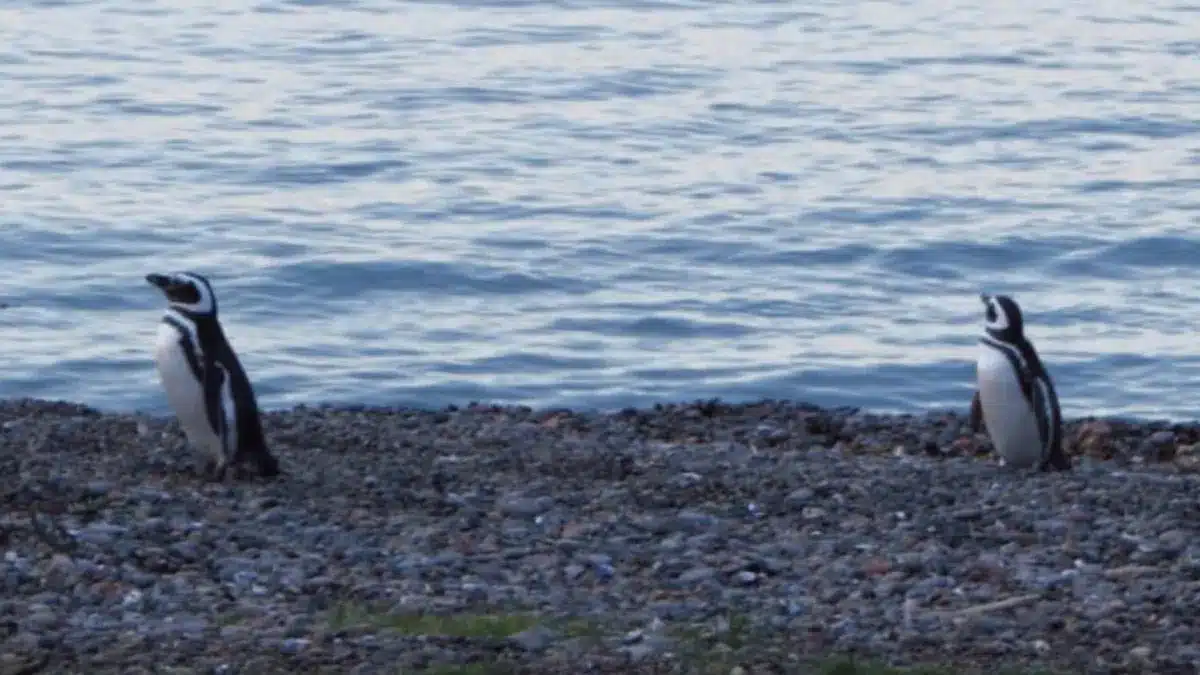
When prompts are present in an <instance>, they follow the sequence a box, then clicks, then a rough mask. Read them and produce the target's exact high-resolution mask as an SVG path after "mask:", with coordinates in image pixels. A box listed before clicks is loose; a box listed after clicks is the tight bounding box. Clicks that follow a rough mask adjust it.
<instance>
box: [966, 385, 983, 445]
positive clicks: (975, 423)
mask: <svg viewBox="0 0 1200 675" xmlns="http://www.w3.org/2000/svg"><path fill="white" fill-rule="evenodd" d="M982 423H983V404H982V403H981V402H980V401H979V390H978V389H976V390H975V395H974V396H972V397H971V414H970V415H969V416H968V418H967V424H968V425H970V427H971V433H976V434H977V433H979V427H980V425H981V424H982Z"/></svg>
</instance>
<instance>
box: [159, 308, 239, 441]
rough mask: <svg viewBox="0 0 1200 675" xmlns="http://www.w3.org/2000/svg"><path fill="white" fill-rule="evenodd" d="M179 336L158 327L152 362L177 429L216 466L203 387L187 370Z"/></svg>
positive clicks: (214, 434)
mask: <svg viewBox="0 0 1200 675" xmlns="http://www.w3.org/2000/svg"><path fill="white" fill-rule="evenodd" d="M179 337H180V335H179V331H178V330H176V329H175V328H174V327H172V326H170V325H168V324H166V323H164V324H162V325H161V326H160V327H159V329H158V341H157V343H156V344H155V349H154V363H155V365H157V366H158V376H159V379H160V380H161V381H162V386H163V390H164V391H165V392H166V394H167V402H168V403H170V404H171V409H172V410H174V411H175V416H176V418H178V420H179V426H180V427H182V428H183V433H184V434H185V435H186V436H187V439H188V442H189V443H191V445H192V446H193V447H194V448H196V449H197V450H200V451H201V452H204V453H207V454H209V455H211V456H212V458H213V459H214V460H216V461H217V462H218V463H219V462H221V461H222V459H223V456H224V453H223V451H222V447H221V438H220V437H219V436H217V434H216V433H214V432H213V430H212V426H211V425H209V423H208V413H207V412H206V410H205V406H204V386H203V384H202V383H201V382H198V381H197V380H196V377H195V376H194V375H193V374H192V369H191V368H190V367H188V361H187V356H186V355H185V354H184V352H183V345H181V344H180V342H179Z"/></svg>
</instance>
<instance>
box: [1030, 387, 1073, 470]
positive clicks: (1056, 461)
mask: <svg viewBox="0 0 1200 675" xmlns="http://www.w3.org/2000/svg"><path fill="white" fill-rule="evenodd" d="M1031 403H1032V404H1033V406H1034V408H1033V409H1034V412H1035V413H1036V415H1035V416H1036V417H1037V421H1038V437H1039V438H1041V439H1042V447H1043V449H1044V451H1043V459H1042V466H1041V469H1042V470H1043V471H1045V470H1047V469H1055V470H1057V471H1066V470H1068V469H1070V468H1071V458H1070V457H1068V456H1067V453H1065V452H1063V447H1062V416H1061V413H1060V412H1059V407H1058V396H1057V395H1056V394H1055V393H1054V388H1053V387H1051V386H1050V385H1049V384H1048V383H1047V382H1046V381H1044V380H1040V379H1039V380H1037V382H1035V383H1034V386H1033V398H1032V400H1031Z"/></svg>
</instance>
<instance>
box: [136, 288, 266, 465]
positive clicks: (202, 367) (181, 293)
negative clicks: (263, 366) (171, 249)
mask: <svg viewBox="0 0 1200 675" xmlns="http://www.w3.org/2000/svg"><path fill="white" fill-rule="evenodd" d="M146 281H147V282H149V283H150V284H151V285H153V286H155V287H157V288H158V289H159V290H161V291H162V292H163V294H164V295H165V296H166V297H167V303H168V306H167V310H166V313H165V314H164V315H163V318H162V323H161V325H160V326H159V328H158V339H157V342H156V344H155V349H154V362H155V365H156V366H157V368H158V375H159V379H160V380H161V382H162V386H163V389H164V390H165V391H166V394H167V402H168V403H170V405H171V408H172V409H173V410H174V411H175V416H176V417H177V418H178V419H179V424H180V426H181V427H183V431H184V434H185V435H186V436H187V439H188V443H189V444H191V445H192V447H193V448H195V449H197V450H200V451H201V452H203V453H205V454H206V455H207V456H208V462H207V469H208V473H209V477H210V478H212V479H214V480H218V481H220V480H223V479H224V477H225V475H226V472H227V471H228V469H229V468H230V467H235V468H236V467H238V466H240V465H241V464H242V463H243V462H245V461H250V462H252V463H253V464H254V465H255V466H256V468H257V469H258V473H259V475H260V476H262V477H264V478H270V477H274V476H277V475H279V473H280V469H279V462H278V461H277V460H276V458H275V456H274V455H272V454H271V452H270V450H269V449H268V448H267V444H266V440H265V438H264V437H263V431H262V422H261V421H260V419H259V412H258V402H257V400H256V399H255V396H254V389H253V388H252V387H251V386H250V379H249V378H248V377H247V376H246V371H244V370H243V369H242V364H241V363H240V362H239V361H238V357H237V355H236V354H235V353H234V352H233V348H232V347H231V346H230V345H229V342H228V340H226V339H225V332H224V331H223V330H222V329H221V324H220V322H219V321H218V320H217V297H216V295H215V294H214V293H213V290H212V285H211V284H209V282H208V279H206V278H204V277H203V276H201V275H199V274H196V273H195V272H173V273H170V274H158V273H155V274H147V275H146Z"/></svg>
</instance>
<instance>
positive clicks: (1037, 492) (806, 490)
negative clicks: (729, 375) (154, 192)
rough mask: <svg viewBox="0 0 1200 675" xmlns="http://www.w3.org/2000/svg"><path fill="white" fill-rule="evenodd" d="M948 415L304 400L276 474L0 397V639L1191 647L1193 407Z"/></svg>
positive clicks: (198, 643)
mask: <svg viewBox="0 0 1200 675" xmlns="http://www.w3.org/2000/svg"><path fill="white" fill-rule="evenodd" d="M965 421H966V417H965V414H950V413H940V414H939V413H929V414H926V415H920V416H911V415H910V416H903V415H902V416H887V415H875V414H871V413H865V412H859V413H852V412H851V411H850V410H848V409H842V410H838V409H835V410H821V409H819V408H816V407H815V406H805V405H803V404H787V403H778V402H759V403H756V404H737V405H718V404H714V403H712V402H701V403H691V404H675V405H670V404H668V405H663V406H660V407H659V408H658V409H643V410H627V411H623V412H618V413H613V414H607V415H605V414H600V413H575V412H569V411H564V410H543V411H534V410H528V409H524V408H519V407H493V406H481V407H477V408H464V409H458V410H442V411H416V410H401V411H383V410H379V409H358V410H355V409H345V408H336V407H327V406H320V407H301V408H297V409H293V410H290V411H287V412H278V411H276V412H268V413H265V414H264V416H263V422H264V427H265V431H266V435H267V439H268V442H269V443H270V444H271V446H272V450H273V452H275V453H276V455H277V456H278V457H279V459H280V461H281V463H282V465H283V469H284V472H285V476H284V477H283V478H281V479H278V480H274V481H268V482H263V481H255V480H248V481H242V482H237V481H231V482H227V483H212V482H208V481H204V480H201V479H200V478H199V477H198V476H197V475H196V474H195V471H194V468H193V467H194V462H193V458H194V455H192V454H191V453H190V451H189V450H188V449H187V448H186V447H185V445H184V443H183V439H182V436H181V434H180V432H179V429H178V425H177V424H176V423H175V422H174V421H173V420H172V419H170V418H156V417H152V416H146V415H136V414H111V413H100V412H99V411H95V410H93V409H90V408H87V407H84V406H78V405H74V404H66V403H61V402H59V403H52V402H35V401H16V402H14V401H5V402H0V470H2V471H4V472H5V475H7V476H8V477H9V478H8V479H7V481H6V482H5V483H3V485H2V488H3V489H2V490H0V499H2V500H3V503H4V505H5V508H4V510H3V512H0V536H2V538H3V540H4V543H5V555H4V556H3V557H2V558H0V586H2V587H3V590H4V597H3V599H2V600H0V625H4V626H7V627H8V633H7V636H4V635H3V634H0V639H3V640H4V641H3V643H2V644H0V666H14V667H16V666H17V665H20V664H24V665H25V666H28V665H29V664H31V663H32V664H37V663H43V665H45V664H49V665H47V666H46V667H47V668H48V669H49V670H51V671H54V672H89V673H97V674H98V675H103V674H107V673H114V674H116V673H122V674H123V673H128V672H143V671H148V672H156V669H157V670H162V669H164V668H166V669H170V668H177V669H184V670H189V669H190V670H192V671H194V670H203V671H204V672H208V671H210V670H214V671H215V670H220V671H221V672H231V673H233V672H242V673H250V672H255V673H266V674H271V673H283V672H368V673H369V672H396V671H397V669H403V670H405V671H406V672H407V671H409V670H412V671H415V672H423V671H424V670H425V669H427V668H433V669H434V670H433V672H442V673H461V674H463V675H480V674H491V673H507V672H526V673H545V674H547V675H548V674H549V673H556V672H562V671H563V669H564V668H567V667H568V666H573V667H574V669H575V670H578V671H580V672H594V673H604V674H606V675H607V674H609V673H611V674H613V675H615V674H616V673H659V672H672V669H673V668H674V669H679V668H683V669H684V671H685V672H697V673H702V674H703V675H708V673H712V675H730V673H733V672H736V669H737V668H741V669H742V671H743V672H789V671H793V670H792V669H795V668H797V667H798V665H799V663H800V662H799V661H797V659H806V658H808V657H810V656H812V657H824V656H829V655H853V656H856V657H858V658H861V659H867V660H876V661H880V662H886V663H890V664H894V665H911V664H916V663H929V662H934V663H941V664H952V665H953V666H955V669H954V670H952V671H951V672H974V670H976V669H980V670H984V671H987V672H994V671H995V670H996V669H998V668H1000V667H1002V666H1012V667H1034V666H1036V667H1040V668H1046V669H1054V670H1058V671H1061V672H1084V671H1086V672H1093V673H1113V674H1114V675H1115V674H1116V673H1120V672H1130V669H1135V670H1136V669H1142V670H1145V671H1146V672H1161V673H1168V674H1169V673H1176V672H1180V673H1182V672H1194V669H1195V668H1196V667H1197V666H1200V638H1198V637H1197V636H1200V615H1197V614H1196V611H1195V608H1196V607H1200V544H1197V543H1196V538H1195V533H1196V523H1197V522H1198V521H1197V516H1198V514H1200V475H1196V474H1195V472H1194V464H1189V462H1190V461H1191V459H1193V458H1194V457H1195V453H1194V452H1193V449H1194V446H1195V445H1196V444H1197V442H1200V428H1196V427H1189V426H1179V427H1178V428H1174V427H1172V426H1171V425H1169V424H1159V425H1151V426H1136V425H1134V426H1129V425H1122V424H1120V423H1116V422H1112V423H1110V422H1096V421H1094V420H1092V421H1075V422H1074V423H1072V424H1069V425H1068V429H1069V431H1068V436H1069V437H1074V436H1078V437H1079V439H1078V442H1079V444H1080V445H1079V447H1080V450H1081V453H1080V454H1077V457H1079V456H1083V459H1081V460H1080V461H1079V463H1078V468H1077V469H1076V470H1074V471H1070V472H1064V473H1055V474H1029V473H1025V472H1014V471H1006V470H1003V469H1002V468H1001V467H998V466H997V465H996V464H995V463H994V462H992V461H988V457H987V455H986V452H985V450H986V445H984V441H983V440H982V439H981V437H980V436H978V435H970V434H968V433H965V432H964V431H963V425H964V424H965ZM1073 434H1074V436H1073ZM1156 435H1157V436H1156ZM1167 448H1169V449H1170V450H1171V452H1170V453H1168V452H1167ZM1185 448H1186V450H1184V449H1185ZM1085 451H1086V452H1085ZM1167 454H1170V455H1171V457H1170V459H1163V458H1164V457H1165V456H1166V455H1167ZM1148 458H1149V459H1150V460H1152V461H1147V459H1148ZM1185 460H1186V461H1185ZM1139 465H1142V466H1140V468H1138V467H1139ZM1148 616H1154V617H1155V621H1154V623H1153V625H1147V624H1146V623H1145V622H1146V617H1148ZM497 659H500V660H501V661H503V662H504V663H505V664H507V667H508V668H509V669H508V670H504V669H499V670H496V669H481V668H482V666H479V665H478V664H480V663H484V662H488V661H496V660H497ZM707 663H712V664H716V666H717V669H715V670H705V669H704V668H705V667H707V666H704V667H702V665H703V664H707ZM472 664H475V665H472ZM580 664H582V665H580ZM356 669H357V670H356ZM30 672H32V671H30ZM841 672H847V671H841ZM850 672H853V671H850ZM866 672H871V671H866Z"/></svg>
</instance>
